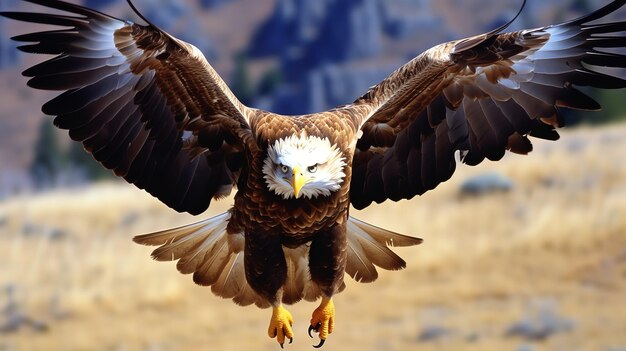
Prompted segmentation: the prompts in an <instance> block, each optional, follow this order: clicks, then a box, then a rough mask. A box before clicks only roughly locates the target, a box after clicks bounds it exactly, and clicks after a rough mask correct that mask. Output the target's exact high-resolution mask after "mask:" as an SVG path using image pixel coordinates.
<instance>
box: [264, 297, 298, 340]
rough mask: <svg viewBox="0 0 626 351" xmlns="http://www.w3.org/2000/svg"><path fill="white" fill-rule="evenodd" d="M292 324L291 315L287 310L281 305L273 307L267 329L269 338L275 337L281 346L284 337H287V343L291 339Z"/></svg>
mask: <svg viewBox="0 0 626 351" xmlns="http://www.w3.org/2000/svg"><path fill="white" fill-rule="evenodd" d="M292 325H293V317H292V316H291V313H289V311H287V310H286V309H285V308H284V307H283V306H282V305H279V306H278V307H274V309H273V311H272V319H271V320H270V326H269V328H268V329H267V334H268V335H269V336H270V338H272V339H273V338H276V341H278V343H279V344H280V347H283V345H284V344H285V338H288V339H289V343H291V342H292V341H293V331H292V329H291V326H292Z"/></svg>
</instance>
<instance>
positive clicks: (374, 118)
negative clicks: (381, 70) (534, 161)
mask: <svg viewBox="0 0 626 351" xmlns="http://www.w3.org/2000/svg"><path fill="white" fill-rule="evenodd" d="M624 4H626V0H615V1H612V2H610V3H609V4H608V5H606V6H605V7H603V8H601V9H599V10H598V11H596V12H594V13H591V14H589V15H587V16H583V17H581V18H579V19H576V20H573V21H569V22H566V23H563V24H560V25H553V26H547V27H542V28H537V29H531V30H521V31H517V32H511V33H501V31H502V30H503V29H504V28H506V26H507V25H508V24H509V23H510V22H509V23H507V24H506V25H504V26H502V27H500V28H498V29H496V30H494V31H491V32H489V33H485V34H483V35H478V36H475V37H471V38H468V39H463V40H459V41H454V42H450V43H445V44H441V45H438V46H436V47H433V48H431V49H429V50H427V51H426V52H424V53H423V54H421V55H419V56H417V57H416V58H415V59H413V60H412V61H410V62H409V63H407V64H406V65H404V66H403V67H401V68H400V69H398V70H397V71H396V72H394V73H393V74H392V75H391V76H389V77H388V78H387V79H385V80H384V81H382V82H381V83H380V84H378V85H376V86H374V87H372V88H371V89H370V90H369V91H368V92H367V93H366V94H364V95H363V96H362V97H361V98H359V99H358V100H357V101H355V103H354V105H355V106H357V107H361V108H363V106H366V107H369V111H370V113H369V115H368V116H367V118H365V119H364V120H362V121H361V126H362V128H361V130H362V132H363V135H362V137H361V138H360V139H359V141H358V143H357V150H356V153H355V156H354V159H353V169H354V173H353V175H354V176H353V178H352V180H351V192H350V196H351V201H352V204H353V205H354V206H355V207H356V208H364V207H367V206H368V205H369V204H371V203H372V202H377V203H380V202H383V201H385V200H387V199H390V200H393V201H398V200H400V199H409V198H411V197H413V196H415V195H418V194H422V193H424V192H426V191H428V190H430V189H433V188H434V187H436V186H437V185H438V184H439V183H441V182H443V181H445V180H447V179H449V178H450V177H451V175H452V173H453V172H454V169H455V165H456V160H455V156H454V155H455V153H456V152H457V151H460V153H461V161H462V162H463V163H466V164H469V165H477V164H479V163H480V162H482V161H483V160H484V159H485V158H487V159H489V160H494V161H495V160H499V159H501V158H502V157H503V156H504V154H505V152H506V150H509V151H512V152H516V153H520V154H526V153H528V152H530V151H531V150H532V144H531V143H530V140H529V139H528V137H529V136H532V137H536V138H542V139H547V140H557V139H558V138H559V135H558V133H557V132H556V130H555V129H556V128H557V127H561V126H562V125H563V118H562V116H561V115H560V109H561V108H569V109H577V110H587V111H595V110H599V109H600V105H599V104H598V103H597V102H596V101H595V100H593V99H592V98H590V97H589V96H587V95H586V94H584V93H583V92H581V91H580V90H578V89H577V87H579V86H591V87H597V88H603V89H621V88H625V87H626V80H625V79H624V78H623V77H620V76H619V75H617V74H614V73H609V72H616V70H605V69H604V68H606V67H608V68H614V69H619V68H624V67H626V55H624V53H623V49H624V47H625V46H626V35H625V34H624V31H626V21H618V22H612V23H592V22H594V21H598V20H601V19H602V18H604V17H605V16H607V15H609V14H611V13H613V12H614V11H616V10H618V9H619V8H621V7H623V6H624ZM616 48H617V50H616ZM620 49H621V50H620ZM406 131H408V132H406ZM407 177H408V179H406V178H407ZM405 184H406V185H408V186H405Z"/></svg>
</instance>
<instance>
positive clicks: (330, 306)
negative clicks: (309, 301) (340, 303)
mask: <svg viewBox="0 0 626 351" xmlns="http://www.w3.org/2000/svg"><path fill="white" fill-rule="evenodd" d="M334 328H335V304H334V303H333V299H332V298H328V297H323V298H322V302H321V303H320V305H319V307H318V308H316V309H315V311H313V316H312V317H311V325H310V326H309V336H310V337H313V336H312V335H311V331H315V332H316V333H318V335H319V337H320V343H319V344H318V345H316V346H313V347H315V348H320V347H322V346H323V345H324V343H325V342H326V338H328V335H329V334H331V333H332V332H333V329H334Z"/></svg>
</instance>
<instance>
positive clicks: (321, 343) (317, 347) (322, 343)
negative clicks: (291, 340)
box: [313, 339, 326, 349]
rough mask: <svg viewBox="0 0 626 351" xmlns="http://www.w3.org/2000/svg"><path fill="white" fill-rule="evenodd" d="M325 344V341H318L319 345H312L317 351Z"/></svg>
mask: <svg viewBox="0 0 626 351" xmlns="http://www.w3.org/2000/svg"><path fill="white" fill-rule="evenodd" d="M325 342H326V339H324V340H320V343H319V344H317V346H316V345H313V347H315V348H316V349H319V348H320V347H322V346H324V343H325Z"/></svg>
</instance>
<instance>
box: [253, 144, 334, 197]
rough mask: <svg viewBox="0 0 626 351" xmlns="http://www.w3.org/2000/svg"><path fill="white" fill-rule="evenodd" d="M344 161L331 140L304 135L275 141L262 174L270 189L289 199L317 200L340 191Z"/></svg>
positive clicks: (269, 149)
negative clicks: (319, 197)
mask: <svg viewBox="0 0 626 351" xmlns="http://www.w3.org/2000/svg"><path fill="white" fill-rule="evenodd" d="M345 166H346V162H345V157H344V156H343V153H342V152H341V150H339V148H338V147H337V146H336V145H332V144H331V143H330V140H328V138H319V137H316V136H308V135H306V134H304V133H303V134H301V135H300V136H297V135H292V136H289V137H286V138H283V139H279V140H276V142H274V144H273V145H270V146H269V148H268V150H267V157H266V159H265V163H264V165H263V174H264V178H265V182H266V184H267V187H268V188H269V189H270V190H271V191H273V192H274V193H276V195H279V196H282V197H283V198H284V199H290V198H292V197H293V198H296V199H297V198H300V197H305V198H309V199H310V198H317V197H318V196H329V195H330V194H331V193H332V192H334V191H337V190H339V188H340V187H341V183H342V182H343V180H344V178H345V176H346V174H345V173H344V172H343V168H344V167H345Z"/></svg>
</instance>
